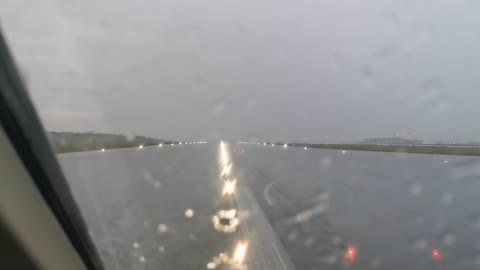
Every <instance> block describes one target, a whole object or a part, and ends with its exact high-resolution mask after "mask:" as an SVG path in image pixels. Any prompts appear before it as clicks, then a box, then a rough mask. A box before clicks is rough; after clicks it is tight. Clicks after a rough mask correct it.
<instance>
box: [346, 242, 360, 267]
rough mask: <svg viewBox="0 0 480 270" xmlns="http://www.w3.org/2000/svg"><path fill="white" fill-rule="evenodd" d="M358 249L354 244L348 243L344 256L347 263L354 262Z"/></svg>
mask: <svg viewBox="0 0 480 270" xmlns="http://www.w3.org/2000/svg"><path fill="white" fill-rule="evenodd" d="M357 255H358V250H357V246H355V245H348V246H347V250H346V251H345V255H344V258H345V260H346V261H347V262H349V263H354V262H355V260H356V259H357Z"/></svg>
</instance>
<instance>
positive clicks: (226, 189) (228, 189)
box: [222, 179, 237, 195]
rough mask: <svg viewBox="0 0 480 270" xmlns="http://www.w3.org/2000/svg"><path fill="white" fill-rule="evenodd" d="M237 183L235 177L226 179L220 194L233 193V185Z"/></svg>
mask: <svg viewBox="0 0 480 270" xmlns="http://www.w3.org/2000/svg"><path fill="white" fill-rule="evenodd" d="M236 184H237V179H233V180H227V181H225V184H224V185H223V191H222V195H227V194H228V195H231V194H233V193H235V185H236Z"/></svg>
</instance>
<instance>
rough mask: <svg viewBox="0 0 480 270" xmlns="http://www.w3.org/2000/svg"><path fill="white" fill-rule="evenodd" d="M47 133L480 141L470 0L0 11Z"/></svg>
mask: <svg viewBox="0 0 480 270" xmlns="http://www.w3.org/2000/svg"><path fill="white" fill-rule="evenodd" d="M1 6H2V7H1V9H0V20H1V26H2V30H3V32H4V33H5V35H6V37H7V40H8V41H9V43H10V46H11V49H12V51H13V53H14V56H15V58H16V59H17V62H18V65H19V67H20V68H21V70H22V74H24V76H25V79H26V82H27V84H28V87H29V89H30V94H31V96H32V98H33V100H34V103H35V104H36V106H37V109H38V111H39V113H40V115H41V117H42V119H43V121H44V124H45V126H46V128H47V129H49V130H57V131H89V130H97V131H110V132H117V133H124V132H134V133H138V134H142V135H149V136H155V137H162V138H178V139H193V138H220V137H222V138H260V139H262V138H268V139H287V140H320V139H323V138H326V137H329V138H337V137H341V138H347V137H353V138H360V137H367V136H381V135H395V134H397V133H403V132H405V133H406V134H407V136H417V137H419V138H424V139H429V140H461V141H470V140H480V125H478V124H477V122H478V121H477V116H478V114H479V111H480V106H478V105H477V103H478V100H479V98H480V91H479V90H478V89H477V88H478V86H479V85H480V76H478V75H477V72H476V70H477V69H478V67H479V65H480V63H479V50H480V49H479V48H480V47H479V46H478V44H479V41H480V28H479V27H478V25H480V17H479V16H478V10H479V8H480V3H478V2H477V1H466V0H462V1H447V0H444V1H439V0H429V1H395V0H378V1H375V0H365V1H351V0H341V1H333V0H331V1H322V0H281V1H273V0H271V1H270V0H260V1H258V0H256V1H253V0H244V1H232V0H211V1H194V0H160V1H154V0H151V1H147V0H143V1H126V0H121V1H119V0H105V1H76V0H75V1H73V0H72V1H18V0H2V1H1Z"/></svg>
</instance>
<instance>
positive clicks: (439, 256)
mask: <svg viewBox="0 0 480 270" xmlns="http://www.w3.org/2000/svg"><path fill="white" fill-rule="evenodd" d="M432 258H433V259H434V260H437V261H438V260H440V259H442V254H441V253H440V251H438V249H434V250H432Z"/></svg>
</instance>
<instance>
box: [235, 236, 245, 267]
mask: <svg viewBox="0 0 480 270" xmlns="http://www.w3.org/2000/svg"><path fill="white" fill-rule="evenodd" d="M247 248H248V243H246V242H239V243H238V244H237V246H236V247H235V251H234V252H233V258H232V261H233V263H234V264H239V265H242V264H243V262H244V261H245V257H246V256H247Z"/></svg>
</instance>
